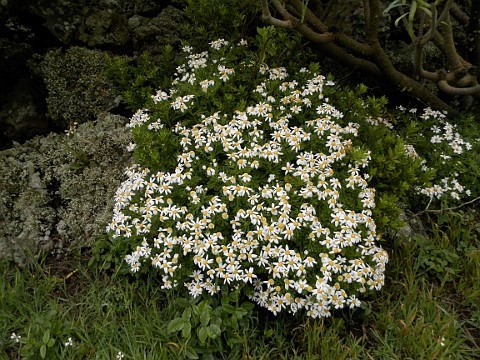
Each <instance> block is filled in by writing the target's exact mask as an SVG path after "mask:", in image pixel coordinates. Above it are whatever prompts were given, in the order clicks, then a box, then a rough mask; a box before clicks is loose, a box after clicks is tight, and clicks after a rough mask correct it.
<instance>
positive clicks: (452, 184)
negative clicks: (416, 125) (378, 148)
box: [400, 107, 478, 204]
mask: <svg viewBox="0 0 480 360" xmlns="http://www.w3.org/2000/svg"><path fill="white" fill-rule="evenodd" d="M400 110H401V111H404V112H405V111H406V109H405V108H403V107H400ZM419 121H420V123H421V125H422V128H423V129H424V130H422V131H421V135H420V136H417V138H416V139H412V141H414V142H415V147H414V146H412V145H407V146H406V149H407V154H408V155H409V156H411V157H412V158H418V157H419V155H418V153H417V151H416V149H422V150H423V151H421V155H422V156H423V157H424V158H425V160H423V164H424V167H425V169H426V170H427V169H428V167H427V165H426V164H427V160H426V159H428V164H429V166H430V167H432V166H434V170H435V171H436V173H437V174H436V177H435V180H434V181H433V183H432V184H429V185H424V186H418V187H417V191H418V192H419V193H420V194H422V195H426V196H427V197H428V198H429V199H430V202H429V204H430V203H431V202H432V201H433V200H434V199H436V200H442V201H443V202H445V203H447V204H448V203H449V202H451V201H452V200H461V199H463V198H468V197H470V196H471V190H470V189H468V188H466V187H465V186H464V185H462V184H461V183H460V180H459V173H458V172H457V171H461V172H462V173H466V174H464V175H467V176H468V175H469V174H473V173H474V171H472V170H474V169H468V170H466V169H465V164H466V163H467V161H465V160H467V157H470V154H469V152H471V150H472V149H473V147H474V144H475V143H478V140H474V143H472V142H470V141H467V140H466V138H465V136H464V135H462V134H460V133H459V128H458V126H457V125H456V124H452V123H450V122H449V121H448V120H447V117H446V115H445V114H444V113H441V112H439V111H434V110H432V109H430V108H427V109H425V110H424V111H423V113H422V114H420V116H419ZM470 135H474V134H473V133H472V134H470ZM467 136H468V135H467ZM422 143H423V144H422ZM425 143H426V144H425ZM433 164H434V165H433ZM477 171H478V169H477ZM469 185H471V184H469Z"/></svg>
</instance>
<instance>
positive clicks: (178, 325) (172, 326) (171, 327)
mask: <svg viewBox="0 0 480 360" xmlns="http://www.w3.org/2000/svg"><path fill="white" fill-rule="evenodd" d="M184 326H185V320H184V319H183V318H175V319H173V320H172V321H170V323H169V324H168V326H167V332H168V333H170V334H171V333H175V332H177V331H180V330H182V329H183V327H184Z"/></svg>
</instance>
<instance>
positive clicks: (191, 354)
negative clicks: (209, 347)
mask: <svg viewBox="0 0 480 360" xmlns="http://www.w3.org/2000/svg"><path fill="white" fill-rule="evenodd" d="M185 356H186V357H187V359H199V356H198V354H197V352H196V351H195V349H193V348H191V347H188V348H187V350H185Z"/></svg>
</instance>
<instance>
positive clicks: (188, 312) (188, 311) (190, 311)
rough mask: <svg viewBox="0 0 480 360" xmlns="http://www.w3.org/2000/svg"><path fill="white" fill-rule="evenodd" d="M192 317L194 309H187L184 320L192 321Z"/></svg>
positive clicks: (184, 312)
mask: <svg viewBox="0 0 480 360" xmlns="http://www.w3.org/2000/svg"><path fill="white" fill-rule="evenodd" d="M191 317H192V309H191V308H190V307H187V308H186V309H185V310H183V314H182V319H184V320H190V318H191Z"/></svg>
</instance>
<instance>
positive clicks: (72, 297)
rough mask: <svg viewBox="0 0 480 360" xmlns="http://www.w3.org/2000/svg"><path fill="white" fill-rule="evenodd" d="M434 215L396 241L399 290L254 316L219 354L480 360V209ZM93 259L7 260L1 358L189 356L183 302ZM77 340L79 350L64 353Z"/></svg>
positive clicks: (391, 274)
mask: <svg viewBox="0 0 480 360" xmlns="http://www.w3.org/2000/svg"><path fill="white" fill-rule="evenodd" d="M423 220H424V223H425V224H426V225H428V226H425V228H426V230H425V234H424V235H422V236H417V237H416V238H410V239H406V238H396V239H395V240H392V241H391V242H390V243H389V247H390V256H391V262H390V263H389V269H388V276H387V278H388V283H387V284H386V286H385V287H384V288H383V289H382V291H381V292H380V293H378V294H376V295H373V296H372V297H370V298H369V299H366V301H364V306H363V307H362V309H358V310H355V311H341V312H337V313H335V314H334V316H333V317H332V318H329V319H324V320H312V319H305V318H303V317H302V316H299V315H296V316H293V317H292V316H291V315H288V314H281V315H279V316H277V317H274V316H272V315H270V314H266V313H265V311H264V310H261V309H260V310H259V309H255V310H254V312H253V314H252V316H251V317H250V319H248V321H247V322H245V323H244V325H243V326H242V327H240V328H239V330H238V334H239V335H240V337H241V339H242V341H241V344H240V345H239V346H238V347H236V348H235V349H231V348H228V346H226V345H225V341H223V342H216V343H214V344H216V345H215V347H214V348H213V351H212V354H213V355H212V356H211V357H210V358H220V359H265V360H266V359H429V360H431V359H478V358H480V306H479V303H478V298H479V296H480V281H478V280H479V279H480V240H479V234H480V226H479V224H480V221H479V220H480V217H479V214H478V213H476V212H475V211H474V210H470V211H468V212H463V213H461V214H460V213H449V214H442V216H440V217H435V219H428V218H424V219H423ZM89 257H90V254H89V253H88V252H87V253H84V254H69V255H65V256H64V257H62V258H60V259H57V258H46V259H43V260H42V261H36V262H32V263H31V264H30V265H29V266H28V267H26V268H19V267H18V266H15V265H13V264H11V263H8V262H3V263H2V264H1V267H0V272H1V276H0V328H1V329H2V332H1V333H0V359H23V358H30V359H37V358H38V359H40V358H42V355H44V358H46V359H58V358H62V359H116V358H117V355H118V354H119V352H121V353H122V354H124V357H123V358H124V359H177V358H180V359H181V358H186V357H188V354H189V351H188V349H189V347H188V346H189V343H188V341H187V340H185V339H184V338H182V337H181V336H180V334H175V333H173V334H172V333H168V331H167V326H168V324H169V322H170V321H171V320H173V318H175V316H178V315H175V314H176V309H175V306H176V305H175V304H176V302H175V300H176V299H178V298H179V297H182V296H184V295H182V294H181V293H177V294H165V293H163V292H162V291H160V290H159V287H158V286H157V284H156V279H155V277H151V278H148V279H142V280H141V281H138V280H135V279H133V278H132V277H129V276H123V275H119V274H118V273H115V272H113V271H111V270H110V271H99V270H97V269H93V268H91V267H88V266H87V265H86V264H87V263H88V260H89ZM12 333H15V334H17V335H20V336H21V340H20V342H15V340H14V339H11V335H12ZM47 335H48V336H47ZM68 338H72V340H73V342H74V344H73V346H65V342H67V340H68ZM50 339H54V343H53V344H52V341H50ZM49 341H50V343H49ZM42 347H44V350H42ZM204 358H209V356H208V355H207V353H205V354H204Z"/></svg>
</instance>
